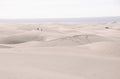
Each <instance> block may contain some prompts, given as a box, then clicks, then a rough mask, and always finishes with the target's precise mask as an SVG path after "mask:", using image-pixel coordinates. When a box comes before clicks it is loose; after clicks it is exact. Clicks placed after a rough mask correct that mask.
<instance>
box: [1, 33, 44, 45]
mask: <svg viewBox="0 0 120 79" xmlns="http://www.w3.org/2000/svg"><path fill="white" fill-rule="evenodd" d="M44 40H45V37H44V36H40V35H39V32H34V31H32V32H27V33H21V34H16V35H11V36H8V37H4V38H2V39H0V43H1V44H19V43H24V42H29V41H44Z"/></svg>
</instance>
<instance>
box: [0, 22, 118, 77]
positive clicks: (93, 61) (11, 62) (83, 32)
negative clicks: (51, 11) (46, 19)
mask: <svg viewBox="0 0 120 79" xmlns="http://www.w3.org/2000/svg"><path fill="white" fill-rule="evenodd" d="M106 27H109V28H106ZM0 28H1V29H0V79H120V23H104V24H102V23H85V24H57V23H55V24H54V23H51V24H39V23H11V24H10V23H0ZM38 28H39V29H38Z"/></svg>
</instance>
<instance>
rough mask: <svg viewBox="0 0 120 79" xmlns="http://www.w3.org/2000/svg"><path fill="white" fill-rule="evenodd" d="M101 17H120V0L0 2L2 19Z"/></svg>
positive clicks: (24, 0) (18, 0)
mask: <svg viewBox="0 0 120 79" xmlns="http://www.w3.org/2000/svg"><path fill="white" fill-rule="evenodd" d="M101 16H120V0H0V19H2V18H79V17H101Z"/></svg>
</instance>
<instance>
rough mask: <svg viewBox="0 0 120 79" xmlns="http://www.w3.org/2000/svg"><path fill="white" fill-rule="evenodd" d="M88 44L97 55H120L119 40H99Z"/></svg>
mask: <svg viewBox="0 0 120 79" xmlns="http://www.w3.org/2000/svg"><path fill="white" fill-rule="evenodd" d="M87 46H89V48H90V50H91V51H92V53H94V54H95V55H101V56H114V57H120V43H118V42H97V43H93V44H89V45H87Z"/></svg>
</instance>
